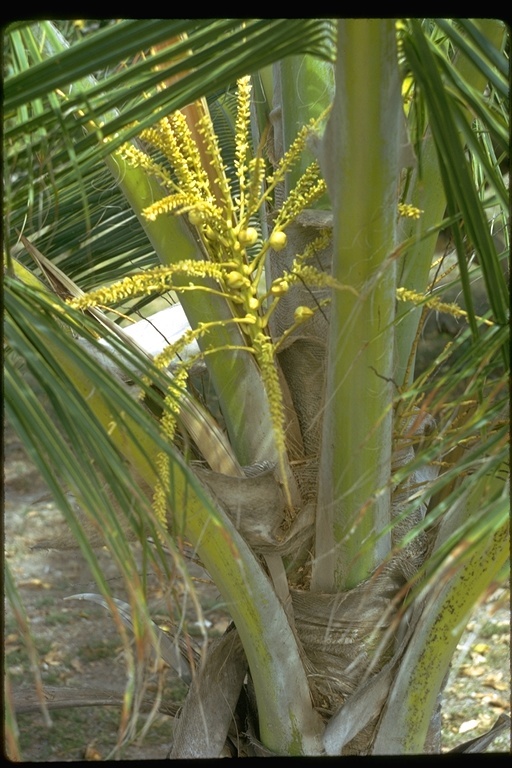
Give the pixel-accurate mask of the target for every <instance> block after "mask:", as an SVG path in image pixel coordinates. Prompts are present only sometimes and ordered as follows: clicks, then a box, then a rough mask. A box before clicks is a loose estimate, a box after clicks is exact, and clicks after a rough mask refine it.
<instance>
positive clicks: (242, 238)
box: [238, 227, 258, 246]
mask: <svg viewBox="0 0 512 768" xmlns="http://www.w3.org/2000/svg"><path fill="white" fill-rule="evenodd" d="M257 239H258V231H257V230H256V229H254V227H247V229H241V230H240V232H239V233H238V241H239V243H240V245H244V246H245V245H254V243H255V242H256V240H257Z"/></svg>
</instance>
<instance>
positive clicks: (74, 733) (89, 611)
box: [4, 427, 510, 762]
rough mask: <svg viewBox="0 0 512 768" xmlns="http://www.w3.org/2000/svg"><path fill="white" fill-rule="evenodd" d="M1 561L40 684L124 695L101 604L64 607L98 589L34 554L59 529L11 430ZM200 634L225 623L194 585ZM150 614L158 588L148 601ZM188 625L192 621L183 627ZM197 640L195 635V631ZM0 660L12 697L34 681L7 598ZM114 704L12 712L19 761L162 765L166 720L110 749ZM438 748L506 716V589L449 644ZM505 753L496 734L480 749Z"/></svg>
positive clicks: (69, 555) (83, 575) (80, 566)
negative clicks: (200, 607)
mask: <svg viewBox="0 0 512 768" xmlns="http://www.w3.org/2000/svg"><path fill="white" fill-rule="evenodd" d="M4 460H5V461H4V463H5V495H4V510H5V515H4V532H5V558H6V562H7V564H8V566H9V568H10V570H11V573H12V574H13V577H14V581H15V583H16V585H17V587H18V590H19V593H20V595H21V597H22V600H23V604H24V606H25V610H26V613H27V616H28V618H29V621H30V627H31V631H32V635H33V637H34V641H35V645H36V648H37V651H38V653H39V669H40V672H41V676H42V681H43V684H44V685H45V686H47V687H49V688H51V689H67V690H70V689H71V688H79V689H82V690H86V689H91V688H92V689H99V688H102V689H111V690H123V686H124V685H125V681H126V668H125V663H124V654H123V646H122V642H121V640H120V637H119V634H118V632H117V630H116V628H115V625H114V622H113V621H112V619H111V617H110V616H109V614H108V613H107V612H106V611H105V610H104V609H103V608H102V607H100V606H98V605H96V604H93V603H86V602H82V601H75V600H71V601H64V599H63V598H65V597H66V596H70V595H73V594H76V593H82V592H97V589H96V588H95V585H94V583H93V581H92V579H91V576H90V574H89V571H88V567H87V565H86V563H85V561H84V559H83V557H82V556H81V555H80V553H79V552H77V551H59V550H57V549H49V548H48V547H45V548H38V543H39V542H41V541H48V539H49V538H50V539H51V538H53V537H58V535H59V532H60V531H61V530H62V528H63V526H64V525H65V523H64V521H63V519H62V517H61V515H60V513H59V512H58V510H57V509H56V508H55V505H54V504H53V503H52V501H51V499H50V498H48V497H47V495H46V494H47V489H46V488H45V486H44V484H43V482H42V480H41V478H40V476H39V474H38V472H37V471H36V470H35V468H34V467H33V465H32V464H31V462H30V461H29V460H28V459H27V456H26V455H25V453H24V451H23V448H22V446H21V444H20V442H19V440H18V439H17V437H16V435H15V434H14V433H13V431H12V430H11V429H10V428H9V427H7V429H6V433H5V442H4ZM100 556H101V559H102V564H103V566H104V567H105V569H106V572H107V573H108V574H109V577H110V578H111V584H112V588H113V592H114V594H115V595H117V596H119V597H122V596H123V595H122V586H121V583H119V592H118V591H116V586H117V583H116V578H117V576H116V573H115V569H114V568H113V567H112V564H111V563H110V562H109V560H108V556H107V554H106V552H102V553H100ZM201 590H202V591H201V595H202V600H203V603H204V609H205V617H206V619H207V620H208V622H209V624H210V626H209V630H208V631H209V633H211V635H212V636H215V635H218V634H220V633H221V632H222V631H223V630H224V628H225V626H226V624H227V618H226V616H225V615H224V614H223V612H222V606H221V605H220V603H219V597H218V594H217V593H216V591H215V588H214V587H213V586H211V585H207V584H205V585H203V586H202V587H201ZM151 597H152V598H154V607H155V611H156V615H155V614H153V615H154V616H155V618H156V620H157V621H158V623H160V624H163V625H164V624H165V620H166V617H165V615H158V610H159V608H158V594H157V587H155V591H154V593H153V594H151ZM192 625H193V621H192V620H191V625H190V626H191V627H192ZM197 631H198V634H200V628H198V630H197ZM4 639H5V648H4V653H5V655H4V659H5V668H6V671H7V674H8V679H9V682H10V688H11V691H14V692H20V691H21V692H26V691H27V690H29V689H31V688H32V687H33V675H32V672H31V669H30V662H29V659H28V657H27V653H26V650H25V647H24V643H23V637H22V632H21V631H20V626H19V624H18V623H17V622H16V620H15V617H14V614H13V611H12V608H11V607H10V605H9V604H8V602H7V601H6V607H5V622H4ZM159 685H161V686H163V690H164V696H165V697H167V698H173V699H174V700H176V701H180V700H181V699H182V697H183V695H184V688H183V685H182V684H181V683H180V681H179V680H177V679H176V676H175V675H174V673H172V672H171V671H170V670H169V669H167V668H163V669H160V670H159V671H157V672H155V674H154V679H152V680H151V679H150V681H149V686H148V694H151V690H153V691H156V690H157V689H158V686H159ZM119 712H120V708H119V707H118V706H117V707H116V706H98V707H90V706H89V707H85V708H75V707H68V708H66V709H63V710H55V711H51V713H50V714H51V720H52V725H51V726H48V725H46V724H45V721H44V718H43V716H42V714H41V712H40V711H37V710H36V711H33V712H29V713H24V714H18V716H17V727H18V729H19V743H20V749H21V759H22V760H24V761H36V762H47V761H61V760H62V761H76V760H82V759H90V760H101V759H109V758H110V759H112V758H123V759H126V760H140V759H158V758H165V757H166V755H167V752H168V749H169V744H170V741H171V737H172V718H171V717H169V716H167V715H163V714H161V713H160V714H159V713H157V714H156V715H155V716H154V717H153V719H152V722H151V724H150V727H149V729H148V731H147V733H146V734H145V735H144V734H143V735H142V736H141V732H142V729H143V727H144V726H145V724H147V722H148V720H147V718H148V716H147V715H141V716H140V717H139V721H138V724H137V729H136V731H135V733H134V734H133V740H132V741H131V743H129V744H127V745H125V746H123V747H122V748H121V749H120V750H118V751H117V752H113V749H114V748H115V746H116V742H117V734H118V727H119ZM443 712H444V714H443V730H444V735H443V750H448V749H451V748H453V747H455V746H457V745H458V744H460V743H462V742H464V741H467V740H469V739H471V738H474V737H475V736H478V735H480V734H482V733H484V732H485V731H486V730H488V729H489V728H490V727H491V725H492V724H493V723H494V722H495V721H496V720H497V718H498V716H499V715H500V714H501V713H503V712H507V713H510V604H509V591H508V585H507V584H505V585H496V589H495V590H494V592H493V593H492V594H489V595H488V596H487V597H486V599H485V600H484V601H483V602H482V604H481V605H480V606H478V608H477V609H476V610H475V613H474V615H473V616H472V618H471V621H470V623H469V624H468V627H467V629H466V631H465V633H464V634H463V636H462V638H461V640H460V643H459V645H458V649H457V653H456V656H455V658H454V660H453V665H452V671H451V675H450V680H449V682H448V686H447V688H446V692H445V702H444V707H443ZM509 750H510V733H509V732H505V733H504V734H502V735H500V736H499V737H498V739H497V740H495V742H494V743H493V744H492V746H491V747H490V748H489V751H493V752H506V751H509Z"/></svg>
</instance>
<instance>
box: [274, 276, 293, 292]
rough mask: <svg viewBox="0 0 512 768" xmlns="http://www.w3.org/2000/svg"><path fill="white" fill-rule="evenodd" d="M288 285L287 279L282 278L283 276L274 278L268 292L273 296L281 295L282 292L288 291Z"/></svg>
mask: <svg viewBox="0 0 512 768" xmlns="http://www.w3.org/2000/svg"><path fill="white" fill-rule="evenodd" d="M289 287H290V284H289V283H288V281H287V280H283V278H278V279H277V280H275V281H274V282H273V283H272V285H271V287H270V293H271V294H272V295H273V296H282V295H283V294H284V293H287V292H288V289H289Z"/></svg>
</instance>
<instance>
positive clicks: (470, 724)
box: [459, 720, 479, 733]
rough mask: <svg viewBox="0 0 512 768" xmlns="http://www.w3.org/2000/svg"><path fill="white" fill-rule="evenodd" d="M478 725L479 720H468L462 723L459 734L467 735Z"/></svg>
mask: <svg viewBox="0 0 512 768" xmlns="http://www.w3.org/2000/svg"><path fill="white" fill-rule="evenodd" d="M478 725H479V722H478V720H466V722H465V723H462V724H461V725H460V726H459V733H467V732H468V731H472V730H473V728H476V727H477V726H478Z"/></svg>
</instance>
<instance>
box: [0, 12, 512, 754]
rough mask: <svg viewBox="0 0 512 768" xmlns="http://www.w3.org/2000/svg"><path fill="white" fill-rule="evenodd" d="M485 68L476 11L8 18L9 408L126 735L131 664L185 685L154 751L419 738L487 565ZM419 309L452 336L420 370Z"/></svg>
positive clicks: (431, 738)
mask: <svg viewBox="0 0 512 768" xmlns="http://www.w3.org/2000/svg"><path fill="white" fill-rule="evenodd" d="M80 37H81V38H82V39H77V38H80ZM507 51H508V40H507V37H506V30H505V27H504V25H503V24H502V23H501V22H498V21H494V20H488V21H487V20H479V21H477V22H473V21H468V20H462V21H457V22H454V21H450V20H436V21H435V22H434V21H430V20H425V21H420V20H407V21H403V22H400V23H395V22H394V21H392V20H341V21H338V22H337V23H334V22H331V21H326V20H320V21H319V20H290V19H288V20H283V19H270V20H245V21H243V22H241V21H239V20H231V19H222V20H209V21H197V20H188V21H187V20H178V21H176V20H175V21H172V20H170V21H162V20H156V21H155V20H142V21H141V20H138V21H118V20H116V21H112V23H103V24H94V23H92V22H90V23H89V27H88V26H87V25H85V26H84V27H82V28H77V24H76V23H75V24H71V23H59V24H52V23H50V22H38V23H37V24H33V25H25V24H17V25H13V26H12V27H11V28H10V29H9V30H8V35H7V37H6V54H5V61H6V68H7V76H6V80H5V89H4V98H5V117H6V127H5V142H6V158H7V160H6V180H5V187H6V213H7V223H8V225H7V227H6V243H5V256H6V280H5V308H6V314H5V329H6V343H7V353H6V373H5V392H6V412H7V417H8V418H9V420H10V421H11V422H12V424H13V426H14V428H15V429H16V431H17V432H18V434H19V436H20V437H21V439H22V440H23V442H24V444H25V445H26V447H27V449H28V451H29V453H30V455H31V456H32V457H33V458H34V460H35V462H36V464H37V466H38V468H39V469H40V470H41V472H42V474H43V477H44V478H45V480H46V481H47V483H48V485H49V486H50V489H51V491H52V493H53V494H54V497H55V499H56V501H57V503H58V504H59V506H60V507H61V508H62V510H63V512H64V514H65V515H66V519H67V520H68V522H69V526H70V532H71V539H72V541H74V542H75V545H76V546H79V547H80V548H81V549H82V551H83V553H84V554H85V556H86V558H87V560H88V562H89V565H90V567H91V570H92V572H93V575H94V577H95V579H96V581H97V584H98V589H99V593H98V594H97V595H93V596H91V595H88V596H84V595H82V596H80V597H81V598H82V599H86V598H88V599H94V600H96V601H99V602H101V604H103V605H105V606H106V607H108V608H109V609H110V610H111V612H112V615H113V620H114V621H116V623H117V625H118V627H119V631H120V634H121V636H122V637H123V638H124V642H125V648H126V659H127V673H128V676H127V681H128V682H127V688H126V695H125V696H124V697H123V699H122V702H123V703H122V706H123V715H124V719H123V721H122V722H123V723H124V725H125V730H126V733H127V734H129V733H130V727H132V726H133V723H134V722H135V719H136V715H137V712H138V710H139V708H140V706H141V701H142V697H143V694H144V682H145V680H144V666H143V664H142V662H141V659H142V658H143V656H144V648H145V647H146V646H147V645H148V644H149V645H152V646H153V647H155V648H156V650H157V652H158V653H159V654H160V655H162V656H163V658H164V659H165V660H166V661H167V662H168V663H169V664H170V665H171V666H172V667H173V668H174V669H176V672H177V674H179V675H180V676H181V677H182V678H183V679H184V680H185V681H186V682H187V684H188V685H189V692H188V696H187V698H186V701H185V704H184V706H183V709H182V710H181V712H180V713H179V717H178V716H177V718H176V719H177V723H176V726H175V729H174V733H173V734H171V733H170V734H169V742H170V756H171V757H192V756H199V757H212V756H219V755H221V754H238V755H273V754H278V755H322V754H326V755H336V754H393V753H394V754H404V753H414V752H416V753H417V752H423V751H430V752H434V751H439V749H440V726H439V705H440V699H441V695H442V689H443V684H444V681H445V678H446V674H447V670H448V667H449V663H450V659H451V656H452V654H453V652H454V649H455V647H456V644H457V640H458V637H459V636H460V633H461V631H462V629H463V627H464V625H465V622H466V621H467V617H468V616H469V613H470V612H471V610H472V608H473V607H474V605H475V603H476V602H477V601H478V599H479V597H480V595H481V594H482V593H483V592H484V591H485V590H486V589H487V588H488V586H489V584H490V583H491V582H492V581H493V580H495V579H496V578H497V575H498V574H499V573H500V571H502V569H503V567H504V566H505V564H506V561H507V556H508V522H507V519H508V516H507V508H508V503H507V488H508V486H507V482H506V480H507V435H508V415H507V408H506V386H505V380H506V379H505V377H506V375H507V373H508V319H507V311H508V292H507V284H506V277H505V267H504V258H505V254H506V252H507V249H508V240H507V237H508V235H507V229H506V215H507V214H506V212H507V207H508V190H507V186H506V181H505V177H506V175H507V168H508V166H507V162H508V154H507V152H508V127H507V116H508V107H507V98H508V81H507V72H508V63H507ZM440 232H448V233H449V234H450V238H451V239H450V245H449V247H447V249H446V251H445V252H444V253H443V252H439V251H438V250H436V246H437V245H438V243H439V234H440ZM477 282H478V284H479V285H480V284H481V285H483V286H484V291H483V292H484V293H485V298H486V304H485V307H484V308H483V309H480V308H478V311H477V308H476V307H475V303H476V302H475V289H474V286H475V285H476V283H477ZM454 287H457V289H458V294H459V295H460V297H461V302H460V303H456V302H455V303H454V302H453V301H448V300H446V299H444V295H445V293H446V291H448V290H449V289H453V288H454ZM155 297H157V298H158V300H159V302H160V303H159V304H157V303H156V301H155ZM162 301H168V302H170V303H171V304H172V303H173V302H176V301H178V302H179V304H175V306H174V307H173V308H172V309H167V310H166V314H165V317H164V316H163V315H162V314H160V313H159V314H157V313H156V312H155V310H156V308H157V306H158V307H159V308H160V309H161V307H162ZM164 306H165V305H164ZM429 312H430V313H432V312H437V313H441V312H445V313H448V314H449V315H451V316H453V317H456V318H457V319H458V322H459V323H460V332H459V333H458V335H457V337H456V338H455V339H454V340H453V341H452V342H451V343H450V344H447V345H446V346H445V347H444V349H442V350H441V351H440V353H439V354H438V356H437V357H436V359H435V360H434V361H432V362H431V363H429V364H428V365H427V366H426V367H425V368H424V370H422V371H420V369H419V368H418V367H417V366H415V359H416V353H417V349H418V345H419V344H420V339H421V333H422V327H423V326H422V324H423V321H424V319H425V317H426V315H427V314H428V313H429ZM141 313H144V314H145V315H147V316H148V318H149V319H148V320H143V321H141V322H140V323H137V324H136V325H132V326H131V327H130V326H129V325H126V322H127V320H128V318H131V319H132V320H133V318H135V317H141ZM120 318H121V322H119V320H120ZM155 328H156V329H157V332H156V337H155V336H154V335H153V338H152V339H150V338H149V337H148V330H151V331H153V332H154V331H155ZM158 329H159V330H158ZM159 339H162V341H161V342H160V341H159ZM41 393H42V394H43V395H44V397H43V396H41ZM69 492H71V493H72V494H73V496H74V498H75V500H76V502H77V504H73V502H72V501H71V500H70V495H69ZM133 542H138V544H139V546H140V547H141V548H142V552H143V557H144V561H145V562H146V564H147V565H148V567H151V568H152V569H153V570H154V572H155V573H156V574H158V576H159V578H160V579H161V582H162V585H163V586H164V589H165V593H166V595H168V598H169V614H170V616H171V617H172V618H173V619H174V620H175V622H176V632H175V634H174V637H173V638H171V639H169V637H167V636H166V635H164V633H162V632H160V631H159V630H158V628H157V627H156V626H155V625H154V624H153V623H152V621H151V617H150V612H149V608H148V603H147V599H146V596H147V595H146V582H145V578H144V575H141V574H140V573H139V569H138V566H137V562H136V558H135V556H134V544H133ZM100 543H101V544H102V545H106V546H107V547H108V548H109V551H110V552H111V554H112V558H113V560H114V561H115V562H116V563H117V565H118V568H119V570H120V572H121V574H122V575H123V577H124V580H125V584H126V591H127V595H128V600H127V602H121V601H120V600H118V599H116V597H115V596H114V595H112V594H111V591H110V589H109V586H108V584H107V582H106V580H105V578H104V575H103V574H102V572H101V568H100V567H99V565H98V560H97V557H96V554H95V546H97V545H98V544H100ZM190 557H193V558H195V559H197V560H198V561H199V563H200V565H201V567H202V568H204V569H205V570H206V572H207V573H208V575H209V577H210V578H211V579H212V580H213V582H214V584H215V585H216V587H217V588H218V590H219V592H220V593H221V595H222V598H223V600H224V602H225V605H226V608H227V610H228V612H229V614H230V617H231V619H232V624H231V625H230V627H229V629H228V630H227V631H226V633H225V634H224V635H223V637H222V638H220V639H219V640H217V641H216V642H215V643H213V644H211V645H208V643H207V637H206V636H205V638H204V643H203V645H202V646H201V645H199V646H197V645H194V644H193V643H192V641H191V639H190V637H188V635H187V633H186V630H185V629H184V626H185V625H184V615H185V608H186V605H185V604H186V603H187V602H188V603H190V601H191V600H192V601H193V604H194V605H196V606H197V610H200V605H199V599H198V597H197V595H196V591H195V587H194V584H193V581H192V578H191V575H190V566H189V558H190ZM178 582H183V583H184V585H185V587H186V588H185V590H184V591H183V593H184V594H185V595H186V599H184V600H183V602H182V603H181V604H180V603H179V602H178V603H177V601H176V600H175V599H174V595H175V594H176V590H175V585H176V584H177V583H178ZM7 584H8V587H9V595H10V597H11V599H12V600H13V601H14V602H15V601H17V599H18V598H17V594H16V590H15V587H14V584H13V583H12V579H11V578H9V579H8V580H7ZM16 604H17V603H16ZM20 620H21V619H20ZM126 626H128V627H130V628H131V631H132V632H133V635H134V637H135V641H136V645H135V648H136V655H135V656H134V654H133V652H132V651H131V649H130V642H129V636H128V634H127V632H126ZM42 706H43V707H44V706H45V704H44V702H42ZM130 717H131V720H130ZM126 723H128V726H126ZM130 723H131V724H132V726H130ZM171 742H172V743H171Z"/></svg>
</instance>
